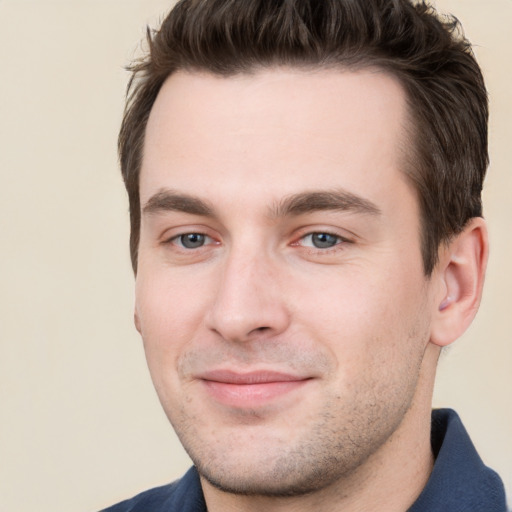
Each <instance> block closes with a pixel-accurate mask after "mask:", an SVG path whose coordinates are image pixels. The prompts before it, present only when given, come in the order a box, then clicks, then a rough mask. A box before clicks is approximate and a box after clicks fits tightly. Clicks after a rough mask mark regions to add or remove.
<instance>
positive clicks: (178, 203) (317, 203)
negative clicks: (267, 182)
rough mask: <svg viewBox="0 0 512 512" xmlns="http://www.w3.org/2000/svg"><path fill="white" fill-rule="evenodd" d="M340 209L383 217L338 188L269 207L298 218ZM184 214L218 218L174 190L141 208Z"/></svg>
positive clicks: (300, 195) (210, 208) (373, 206)
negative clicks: (308, 214)
mask: <svg viewBox="0 0 512 512" xmlns="http://www.w3.org/2000/svg"><path fill="white" fill-rule="evenodd" d="M325 210H338V211H346V212H353V213H359V214H364V215H380V213H381V210H380V208H378V206H377V205H376V204H375V203H373V202H372V201H370V200H368V199H365V198H363V197H361V196H358V195H356V194H353V193H351V192H348V191H346V190H342V189H337V190H330V191H311V192H300V193H298V194H293V195H291V196H288V197H285V198H284V199H283V200H281V201H279V202H277V203H275V204H274V205H272V207H271V208H270V217H271V218H280V217H287V216H298V215H303V214H306V213H312V212H315V211H325ZM169 211H174V212H182V213H188V214H191V215H200V216H203V217H215V212H214V208H213V206H211V204H210V203H208V202H207V201H205V200H203V199H199V198H198V197H195V196H191V195H188V194H183V193H180V192H177V191H174V190H169V189H162V190H160V191H158V192H157V193H156V194H154V195H153V196H151V197H150V198H149V200H148V201H147V203H146V204H145V205H144V207H143V208H142V213H143V214H157V213H161V212H169Z"/></svg>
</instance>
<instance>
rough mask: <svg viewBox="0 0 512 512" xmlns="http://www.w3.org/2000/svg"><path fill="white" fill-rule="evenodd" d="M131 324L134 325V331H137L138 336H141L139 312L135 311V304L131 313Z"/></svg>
mask: <svg viewBox="0 0 512 512" xmlns="http://www.w3.org/2000/svg"><path fill="white" fill-rule="evenodd" d="M133 323H134V324H135V329H137V331H138V332H139V334H142V331H141V327H140V319H139V312H138V311H137V304H135V308H134V311H133Z"/></svg>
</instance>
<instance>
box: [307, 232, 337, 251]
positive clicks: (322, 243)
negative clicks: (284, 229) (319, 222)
mask: <svg viewBox="0 0 512 512" xmlns="http://www.w3.org/2000/svg"><path fill="white" fill-rule="evenodd" d="M342 242H344V239H343V238H342V237H340V236H337V235H332V234H331V233H309V234H308V235H306V236H304V237H303V238H302V239H301V245H302V246H305V247H314V248H315V249H330V248H331V247H334V246H335V245H338V244H340V243H342Z"/></svg>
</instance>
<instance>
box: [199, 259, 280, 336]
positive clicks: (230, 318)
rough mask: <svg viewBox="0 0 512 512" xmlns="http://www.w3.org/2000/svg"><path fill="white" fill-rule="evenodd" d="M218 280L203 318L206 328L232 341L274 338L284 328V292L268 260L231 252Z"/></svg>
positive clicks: (276, 273) (274, 269) (274, 267)
mask: <svg viewBox="0 0 512 512" xmlns="http://www.w3.org/2000/svg"><path fill="white" fill-rule="evenodd" d="M217 279H218V281H217V283H218V285H217V290H216V292H217V293H216V297H215V299H214V301H213V303H212V306H211V308H210V309H209V311H208V313H207V315H206V324H207V326H208V328H209V329H212V330H213V331H215V332H217V333H218V334H219V335H220V336H221V337H222V338H224V339H225V340H229V341H235V342H243V341H250V340H254V339H261V338H263V337H265V338H267V337H274V336H276V335H278V334H280V333H282V332H283V331H285V330H286V329H287V327H288V325H289V321H290V315H289V311H288V308H287V306H286V300H285V298H286V297H285V296H286V290H282V289H281V286H280V285H279V281H280V279H279V272H278V269H277V268H276V265H273V264H272V261H271V258H269V257H266V256H265V255H263V254H254V253H253V254H248V251H245V252H239V253H238V254H235V253H232V254H231V255H229V257H227V259H226V261H225V262H224V266H223V268H222V271H221V273H220V275H219V276H218V278H217Z"/></svg>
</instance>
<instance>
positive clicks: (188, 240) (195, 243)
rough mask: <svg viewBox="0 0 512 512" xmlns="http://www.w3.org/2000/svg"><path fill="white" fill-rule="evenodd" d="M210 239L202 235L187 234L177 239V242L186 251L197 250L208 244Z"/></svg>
mask: <svg viewBox="0 0 512 512" xmlns="http://www.w3.org/2000/svg"><path fill="white" fill-rule="evenodd" d="M207 238H208V237H207V236H206V235H203V234H201V233H186V234H185V235H180V236H178V237H176V238H175V240H176V241H177V242H178V243H179V245H181V246H182V247H184V248H185V249H197V248H199V247H202V246H203V245H204V244H205V243H206V239H207Z"/></svg>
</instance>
